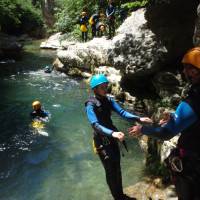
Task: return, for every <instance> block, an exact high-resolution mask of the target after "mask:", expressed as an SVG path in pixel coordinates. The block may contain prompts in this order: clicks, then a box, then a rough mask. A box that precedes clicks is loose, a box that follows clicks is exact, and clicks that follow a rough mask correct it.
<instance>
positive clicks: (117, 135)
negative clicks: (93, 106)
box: [112, 132, 124, 142]
mask: <svg viewBox="0 0 200 200" xmlns="http://www.w3.org/2000/svg"><path fill="white" fill-rule="evenodd" d="M112 136H113V137H114V138H117V139H118V140H119V141H120V142H122V141H123V140H124V133H122V132H113V133H112Z"/></svg>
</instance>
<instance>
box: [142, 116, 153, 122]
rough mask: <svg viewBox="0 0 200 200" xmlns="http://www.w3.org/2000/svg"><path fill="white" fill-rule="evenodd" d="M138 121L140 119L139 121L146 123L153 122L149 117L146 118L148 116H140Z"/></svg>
mask: <svg viewBox="0 0 200 200" xmlns="http://www.w3.org/2000/svg"><path fill="white" fill-rule="evenodd" d="M140 121H141V122H145V123H148V124H151V123H153V121H152V119H150V118H148V117H140Z"/></svg>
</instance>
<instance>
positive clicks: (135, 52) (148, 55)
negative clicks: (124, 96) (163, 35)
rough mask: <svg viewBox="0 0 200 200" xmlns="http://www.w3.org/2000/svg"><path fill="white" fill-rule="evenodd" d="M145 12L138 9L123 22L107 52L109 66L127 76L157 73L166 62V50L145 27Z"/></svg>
mask: <svg viewBox="0 0 200 200" xmlns="http://www.w3.org/2000/svg"><path fill="white" fill-rule="evenodd" d="M145 12H146V10H145V9H140V10H138V11H136V12H133V13H132V15H131V16H130V17H129V18H127V19H126V20H125V22H124V23H123V24H122V25H121V26H120V27H119V29H118V30H117V34H118V35H117V36H116V37H114V39H113V48H112V49H111V48H110V49H109V52H108V55H109V62H110V63H111V65H112V66H114V67H115V68H118V69H120V70H121V71H122V72H123V73H124V74H128V75H129V76H131V75H134V76H137V75H141V74H142V75H144V74H151V73H153V72H155V71H158V69H159V68H160V67H162V65H161V63H162V61H164V60H166V59H165V57H166V56H165V55H166V54H167V49H166V48H165V47H164V46H163V45H162V44H160V43H159V41H156V37H155V34H154V33H153V32H152V31H151V30H150V29H149V28H148V27H147V21H146V19H145ZM153 55H156V57H155V56H153ZM159 64H160V65H159Z"/></svg>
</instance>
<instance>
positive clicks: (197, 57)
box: [182, 47, 200, 69]
mask: <svg viewBox="0 0 200 200" xmlns="http://www.w3.org/2000/svg"><path fill="white" fill-rule="evenodd" d="M182 63H183V64H190V65H193V66H194V67H197V68H198V69H200V47H194V48H192V49H190V50H189V51H188V52H186V54H185V55H184V56H183V59H182Z"/></svg>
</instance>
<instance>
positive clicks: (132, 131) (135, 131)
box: [128, 125, 142, 137]
mask: <svg viewBox="0 0 200 200" xmlns="http://www.w3.org/2000/svg"><path fill="white" fill-rule="evenodd" d="M141 129H142V126H140V125H137V126H132V127H130V128H129V129H128V133H129V135H130V136H132V137H138V136H140V135H142V133H141Z"/></svg>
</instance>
